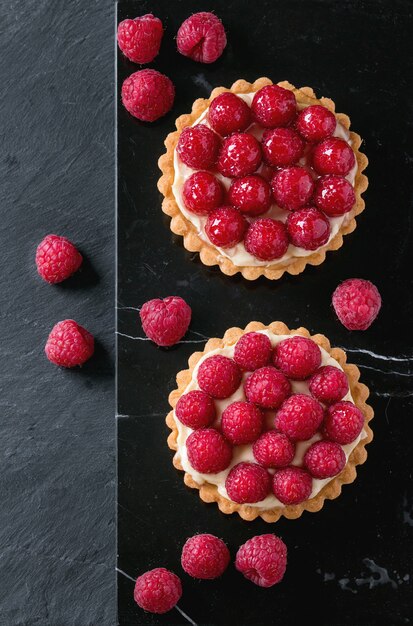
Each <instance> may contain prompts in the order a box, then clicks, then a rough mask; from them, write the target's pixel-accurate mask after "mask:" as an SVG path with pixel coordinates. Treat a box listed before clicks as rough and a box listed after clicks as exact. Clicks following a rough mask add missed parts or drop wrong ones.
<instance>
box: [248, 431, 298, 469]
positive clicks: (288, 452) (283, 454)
mask: <svg viewBox="0 0 413 626" xmlns="http://www.w3.org/2000/svg"><path fill="white" fill-rule="evenodd" d="M252 451H253V453H254V457H255V460H256V461H257V463H259V464H260V465H263V466H264V467H273V468H274V467H285V466H286V465H290V463H291V462H292V460H293V458H294V456H295V445H294V444H293V443H292V442H291V441H290V440H289V439H288V437H287V436H286V435H284V434H283V433H277V431H275V430H269V431H267V432H266V433H263V434H262V435H261V437H260V438H259V439H257V441H256V442H255V443H254V445H253V447H252Z"/></svg>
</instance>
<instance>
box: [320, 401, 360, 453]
mask: <svg viewBox="0 0 413 626" xmlns="http://www.w3.org/2000/svg"><path fill="white" fill-rule="evenodd" d="M363 426H364V415H363V413H362V412H361V411H360V409H359V408H358V407H356V405H355V404H353V403H352V402H347V401H346V400H344V401H342V402H337V404H333V406H330V407H328V409H327V412H326V416H325V419H324V435H325V436H326V437H327V439H330V440H331V441H335V442H336V443H339V444H341V445H342V446H345V445H346V444H347V443H352V442H353V441H354V440H355V439H357V437H358V436H359V434H360V433H361V431H362V429H363Z"/></svg>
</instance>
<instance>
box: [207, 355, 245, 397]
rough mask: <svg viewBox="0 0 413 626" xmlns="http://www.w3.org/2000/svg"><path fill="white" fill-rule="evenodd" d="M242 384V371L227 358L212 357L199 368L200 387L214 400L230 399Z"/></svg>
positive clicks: (220, 356)
mask: <svg viewBox="0 0 413 626" xmlns="http://www.w3.org/2000/svg"><path fill="white" fill-rule="evenodd" d="M240 382H241V370H240V369H239V367H238V365H237V364H236V363H235V362H234V361H233V360H232V359H229V358H228V357H226V356H222V355H220V354H216V355H214V356H210V357H208V358H207V359H205V361H202V363H201V365H200V366H199V368H198V385H199V386H200V387H201V389H202V391H205V392H206V393H208V394H209V395H210V396H212V397H213V398H220V399H222V398H229V396H232V394H233V393H234V392H235V391H236V390H237V389H238V387H239V384H240Z"/></svg>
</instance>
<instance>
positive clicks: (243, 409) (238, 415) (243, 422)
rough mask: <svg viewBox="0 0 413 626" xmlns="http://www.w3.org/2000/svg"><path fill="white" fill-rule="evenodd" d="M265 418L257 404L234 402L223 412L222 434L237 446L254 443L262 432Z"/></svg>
mask: <svg viewBox="0 0 413 626" xmlns="http://www.w3.org/2000/svg"><path fill="white" fill-rule="evenodd" d="M263 419H264V416H263V414H262V412H261V411H260V409H259V408H258V407H256V406H255V404H250V403H249V402H233V403H232V404H230V405H229V406H227V408H226V409H225V411H224V412H223V413H222V417H221V429H222V434H223V435H224V437H226V438H227V439H228V441H230V442H231V443H232V444H234V445H236V446H242V445H245V444H247V443H252V442H253V441H255V440H256V439H257V438H258V437H259V436H260V434H261V432H262V427H263Z"/></svg>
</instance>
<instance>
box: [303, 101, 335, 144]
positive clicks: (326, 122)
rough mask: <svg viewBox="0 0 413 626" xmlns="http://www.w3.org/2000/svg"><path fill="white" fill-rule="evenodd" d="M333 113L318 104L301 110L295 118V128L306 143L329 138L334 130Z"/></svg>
mask: <svg viewBox="0 0 413 626" xmlns="http://www.w3.org/2000/svg"><path fill="white" fill-rule="evenodd" d="M336 126H337V122H336V116H335V115H334V113H332V112H331V111H329V110H328V109H326V108H325V107H323V106H321V105H319V104H313V105H311V106H309V107H306V108H305V109H303V110H302V111H301V112H300V113H299V114H298V117H297V121H296V128H297V130H298V132H299V133H300V135H301V136H302V137H304V139H306V140H307V141H311V142H317V141H322V140H323V139H327V137H330V135H332V134H333V133H334V131H335V129H336Z"/></svg>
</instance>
